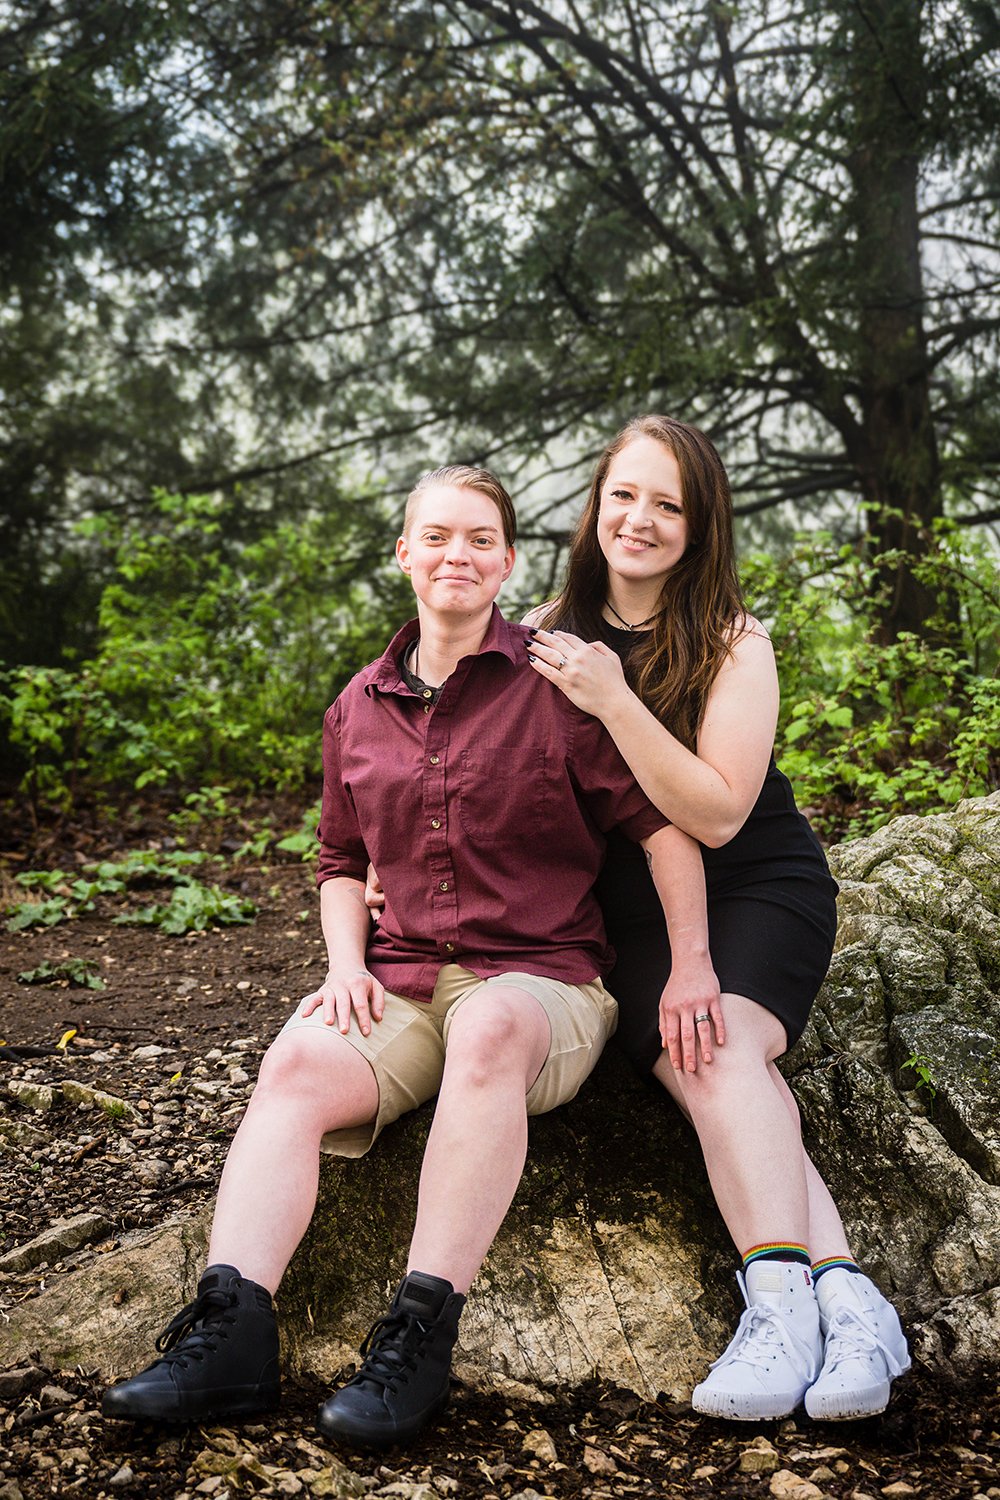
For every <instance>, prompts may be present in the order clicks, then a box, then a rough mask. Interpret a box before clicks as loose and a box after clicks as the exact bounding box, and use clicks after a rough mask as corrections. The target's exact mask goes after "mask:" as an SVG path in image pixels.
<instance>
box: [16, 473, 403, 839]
mask: <svg viewBox="0 0 1000 1500" xmlns="http://www.w3.org/2000/svg"><path fill="white" fill-rule="evenodd" d="M154 513H155V514H154V520H155V530H152V531H151V530H150V527H149V519H148V517H144V518H143V519H142V521H141V523H140V522H131V521H130V522H126V523H123V524H119V523H115V522H111V521H106V520H101V521H91V522H89V523H88V526H87V529H88V532H89V535H90V539H91V541H92V543H93V544H95V545H103V546H104V547H105V548H106V549H108V550H110V551H111V552H113V554H114V567H115V576H114V578H113V580H112V582H110V583H109V584H108V585H107V587H106V588H105V589H104V592H103V594H102V597H101V602H100V608H99V615H98V621H99V645H98V649H97V651H96V652H95V653H94V654H93V655H92V656H91V658H90V659H88V660H87V661H85V662H83V663H81V664H80V665H79V666H74V667H69V666H59V667H33V666H31V667H15V668H12V669H9V670H7V671H6V672H3V673H2V674H0V730H5V731H6V735H7V738H8V741H9V743H10V745H11V747H12V748H13V749H14V751H15V752H16V753H17V754H18V755H19V756H20V758H21V761H22V764H23V767H24V770H23V776H22V787H23V789H24V791H25V793H26V794H27V796H28V799H29V802H30V804H31V806H32V807H33V809H34V810H35V812H36V815H37V813H38V812H39V811H40V810H41V809H42V808H43V807H44V808H50V809H52V808H55V809H62V810H63V811H69V810H70V809H71V808H72V807H73V805H74V803H75V800H76V799H77V797H78V795H79V793H80V791H81V789H84V788H86V789H88V790H91V791H92V790H94V789H96V788H111V789H115V788H126V787H134V788H137V789H140V790H141V789H142V788H146V787H152V788H162V789H165V790H167V791H168V792H170V793H171V794H172V795H177V796H180V797H181V798H182V799H183V800H182V805H181V807H180V809H179V810H178V812H177V813H176V814H175V817H176V819H177V822H178V826H181V827H184V828H189V827H196V826H198V825H199V824H200V823H202V822H204V821H206V820H212V819H217V818H220V817H222V816H225V815H226V813H228V812H229V811H230V809H231V805H232V803H231V798H232V797H233V796H234V795H235V794H236V793H238V792H239V791H240V790H241V789H245V788H247V787H254V788H258V787H263V786H271V787H275V788H278V789H281V788H285V787H300V786H304V785H305V784H306V783H307V782H308V781H310V780H311V779H315V777H316V776H317V774H318V770H319V755H320V750H319V744H320V726H321V723H322V716H323V712H324V710H325V708H326V707H327V705H328V704H329V703H330V702H331V700H332V699H333V697H334V696H335V695H336V693H337V692H338V691H339V689H340V687H341V686H343V684H344V683H345V682H347V680H348V679H349V678H350V677H351V676H352V675H353V674H354V673H355V672H356V671H357V670H358V668H359V667H361V666H363V665H365V663H366V662H367V661H369V660H370V659H371V658H372V657H373V656H375V655H377V654H378V653H379V652H380V651H381V650H382V649H383V647H384V645H385V640H386V638H387V636H388V635H389V634H391V633H392V631H393V629H394V628H395V627H396V626H397V625H398V624H399V623H401V622H402V620H403V619H405V618H406V616H407V615H408V614H409V613H410V612H411V610H412V594H411V592H410V590H409V587H408V586H407V584H406V582H405V580H404V579H403V577H402V575H401V574H400V573H399V570H398V569H396V568H395V566H394V565H393V563H392V560H391V546H390V543H391V539H392V536H393V531H394V528H393V526H392V523H391V521H390V520H389V518H388V516H387V515H386V512H385V511H384V510H383V509H382V508H381V506H380V503H379V502H378V501H377V500H376V498H375V497H369V499H368V503H365V504H361V503H358V504H356V505H354V506H353V507H352V508H351V509H350V511H349V512H348V513H347V515H346V518H345V514H344V512H343V511H341V512H339V513H338V516H337V518H336V519H333V520H331V519H330V518H329V517H327V516H324V515H314V516H310V517H306V518H305V519H303V520H302V521H301V522H300V523H299V524H297V525H294V526H293V525H290V524H287V523H283V524H278V525H273V526H271V527H270V528H268V529H266V530H262V529H261V523H260V521H259V520H258V521H256V523H255V525H256V528H257V531H258V534H257V536H256V537H252V536H251V537H248V535H247V533H248V530H249V529H250V526H249V524H248V517H247V516H246V514H245V511H244V508H243V502H242V501H241V499H240V497H239V496H229V497H225V498H219V497H205V496H178V495H168V494H164V493H162V492H161V493H158V494H157V495H156V497H155V500H154Z"/></svg>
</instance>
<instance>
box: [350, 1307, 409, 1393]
mask: <svg viewBox="0 0 1000 1500" xmlns="http://www.w3.org/2000/svg"><path fill="white" fill-rule="evenodd" d="M427 1327H428V1325H427V1324H426V1323H421V1321H420V1319H419V1318H418V1317H416V1316H415V1315H414V1314H413V1313H402V1312H390V1313H386V1315H385V1317H384V1318H379V1320H378V1322H377V1323H376V1324H375V1326H374V1327H373V1328H372V1329H371V1331H370V1332H369V1334H368V1336H367V1337H366V1339H365V1341H364V1343H363V1344H362V1345H361V1348H360V1349H359V1350H358V1353H359V1354H360V1355H361V1356H362V1358H363V1359H364V1364H363V1365H362V1366H361V1369H360V1370H359V1371H358V1373H357V1374H356V1375H355V1376H354V1377H353V1378H352V1380H351V1382H350V1383H351V1385H359V1384H361V1383H363V1382H368V1381H370V1382H371V1384H372V1385H380V1386H381V1387H382V1389H383V1390H384V1389H385V1388H386V1386H388V1385H390V1384H391V1383H392V1382H393V1381H394V1380H398V1379H400V1378H402V1380H403V1382H404V1383H405V1381H406V1378H407V1377H406V1372H407V1371H409V1370H415V1369H416V1367H417V1352H418V1350H419V1346H420V1342H421V1340H422V1339H423V1337H424V1336H425V1334H426V1333H427Z"/></svg>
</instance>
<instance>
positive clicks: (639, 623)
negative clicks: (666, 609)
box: [604, 599, 663, 630]
mask: <svg viewBox="0 0 1000 1500" xmlns="http://www.w3.org/2000/svg"><path fill="white" fill-rule="evenodd" d="M604 602H605V604H606V605H607V607H608V609H610V611H611V613H612V614H613V615H614V617H615V619H616V620H622V617H621V615H620V614H619V613H618V611H617V610H616V609H615V607H614V605H613V604H612V603H611V600H610V599H605V601H604ZM662 613H663V610H662V609H654V610H653V613H652V614H651V615H647V616H646V618H645V619H644V620H639V621H637V623H636V624H635V625H630V624H629V622H628V621H627V620H622V624H623V625H624V626H625V629H626V630H641V629H642V627H643V626H644V625H648V624H649V622H650V621H651V620H655V619H656V617H657V615H662Z"/></svg>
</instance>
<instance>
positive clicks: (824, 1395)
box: [806, 1365, 910, 1422]
mask: <svg viewBox="0 0 1000 1500" xmlns="http://www.w3.org/2000/svg"><path fill="white" fill-rule="evenodd" d="M909 1368H910V1367H909V1365H907V1367H906V1370H901V1371H900V1374H899V1378H901V1377H902V1376H903V1375H905V1374H906V1372H907V1370H909ZM891 1387H892V1381H891V1380H880V1381H879V1383H878V1385H873V1386H869V1387H868V1389H867V1390H863V1391H817V1389H816V1387H815V1386H812V1387H810V1389H809V1390H808V1391H806V1415H807V1416H809V1417H812V1419H813V1421H815V1422H853V1421H856V1420H857V1419H858V1418H859V1417H877V1416H878V1414H879V1412H883V1411H885V1409H886V1407H887V1406H888V1405H889V1392H890V1390H891Z"/></svg>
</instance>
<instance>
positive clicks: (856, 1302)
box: [806, 1269, 910, 1422]
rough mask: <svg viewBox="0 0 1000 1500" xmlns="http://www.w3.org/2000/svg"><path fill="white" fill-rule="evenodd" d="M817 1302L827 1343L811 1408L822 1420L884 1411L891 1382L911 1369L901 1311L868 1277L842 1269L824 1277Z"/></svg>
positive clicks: (810, 1397)
mask: <svg viewBox="0 0 1000 1500" xmlns="http://www.w3.org/2000/svg"><path fill="white" fill-rule="evenodd" d="M816 1300H817V1301H818V1303H819V1313H820V1326H821V1328H822V1330H823V1334H824V1337H825V1340H826V1347H825V1351H824V1355H823V1370H822V1373H821V1374H820V1377H819V1379H818V1380H817V1381H816V1384H815V1385H814V1386H812V1388H811V1389H810V1391H809V1392H808V1394H807V1396H806V1411H807V1412H808V1413H809V1415H810V1416H811V1417H816V1418H818V1419H819V1420H820V1421H823V1422H845V1421H848V1420H850V1419H851V1418H852V1417H870V1416H873V1415H874V1414H875V1413H876V1412H880V1411H885V1408H886V1406H887V1405H888V1403H889V1387H890V1385H891V1384H892V1382H893V1381H894V1380H895V1379H896V1377H897V1376H898V1375H905V1374H906V1372H907V1370H908V1369H909V1368H910V1351H909V1350H908V1349H907V1347H906V1339H905V1338H904V1337H903V1330H902V1328H900V1326H899V1318H898V1316H897V1314H896V1309H895V1308H894V1307H893V1305H892V1303H891V1302H887V1301H886V1299H885V1298H884V1297H883V1296H882V1293H881V1292H880V1291H879V1289H878V1287H877V1286H876V1285H875V1283H874V1282H872V1281H869V1279H868V1277H867V1276H861V1275H859V1274H858V1273H857V1272H854V1271H842V1270H839V1269H838V1270H833V1271H827V1272H826V1274H825V1275H824V1276H821V1277H820V1279H819V1283H818V1285H817V1287H816Z"/></svg>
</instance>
